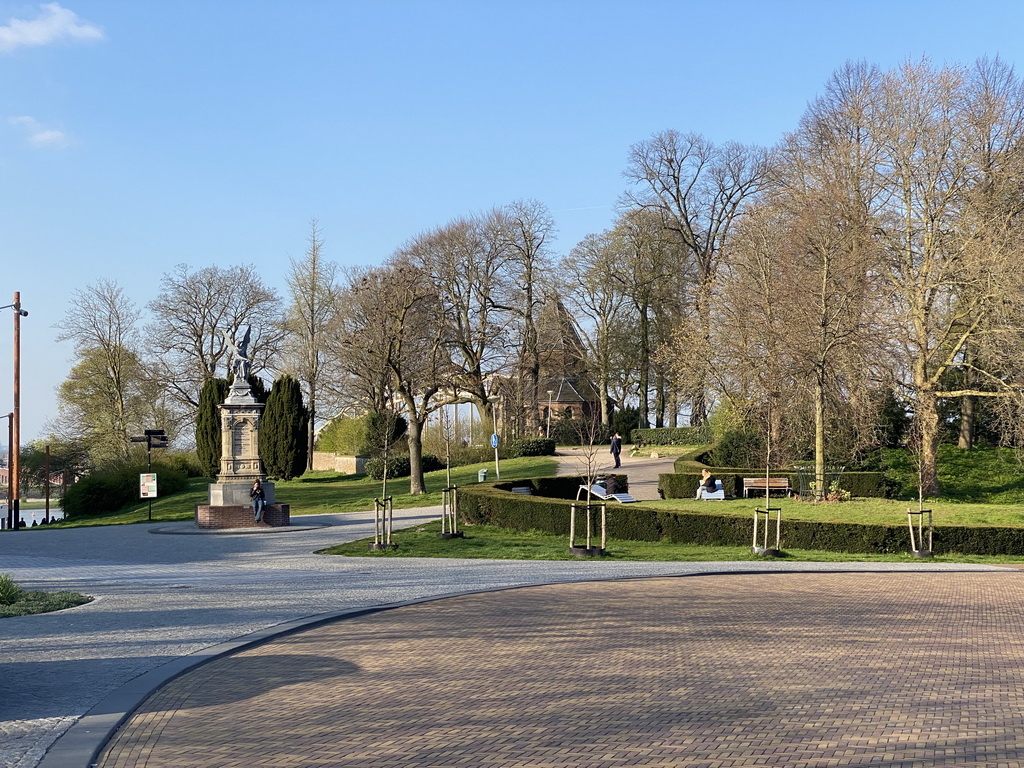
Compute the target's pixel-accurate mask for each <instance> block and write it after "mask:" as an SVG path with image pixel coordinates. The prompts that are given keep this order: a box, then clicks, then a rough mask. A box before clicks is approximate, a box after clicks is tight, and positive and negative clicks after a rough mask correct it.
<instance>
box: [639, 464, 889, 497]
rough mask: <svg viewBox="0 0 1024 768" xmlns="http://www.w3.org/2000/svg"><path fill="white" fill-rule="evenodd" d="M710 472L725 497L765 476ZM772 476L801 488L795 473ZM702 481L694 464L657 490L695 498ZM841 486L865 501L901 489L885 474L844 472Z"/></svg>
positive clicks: (759, 472) (758, 471) (664, 478)
mask: <svg viewBox="0 0 1024 768" xmlns="http://www.w3.org/2000/svg"><path fill="white" fill-rule="evenodd" d="M708 471H709V472H711V474H712V475H714V476H715V477H716V478H718V479H719V480H721V481H722V487H723V488H725V495H726V496H742V495H743V478H745V477H764V469H763V468H762V469H737V468H736V467H708ZM771 476H772V477H788V478H789V487H790V489H792V490H793V491H798V490H799V489H800V477H799V474H798V473H796V472H792V471H783V470H774V469H773V470H772V472H771ZM699 482H700V472H699V471H697V472H695V471H694V470H693V467H692V464H688V465H687V466H686V469H683V470H680V469H678V468H677V469H676V471H675V473H673V474H671V475H658V488H659V489H660V490H661V492H662V493H663V494H664V495H665V498H666V499H692V498H693V497H694V496H695V495H696V494H697V485H698V483H699ZM839 485H840V487H841V488H842V489H843V490H845V491H849V492H850V495H851V496H859V497H862V498H863V497H868V496H870V497H875V498H889V497H891V496H892V495H893V494H894V493H895V492H896V491H897V490H898V489H897V488H896V487H895V485H894V484H893V482H892V481H891V480H890V479H889V478H887V477H886V476H885V474H884V473H882V472H843V476H842V477H841V478H840V480H839Z"/></svg>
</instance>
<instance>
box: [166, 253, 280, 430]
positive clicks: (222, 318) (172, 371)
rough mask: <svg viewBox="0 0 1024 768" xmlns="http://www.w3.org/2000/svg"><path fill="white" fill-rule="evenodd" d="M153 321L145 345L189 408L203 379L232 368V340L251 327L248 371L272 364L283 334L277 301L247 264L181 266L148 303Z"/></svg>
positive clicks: (169, 274)
mask: <svg viewBox="0 0 1024 768" xmlns="http://www.w3.org/2000/svg"><path fill="white" fill-rule="evenodd" d="M149 309H150V311H151V312H152V313H153V315H154V318H155V319H154V320H153V321H152V322H151V323H150V324H149V325H148V326H147V328H146V335H147V339H146V341H147V344H148V345H149V347H150V351H151V352H152V353H153V354H154V356H155V360H156V364H157V367H158V371H159V373H160V375H161V376H162V378H163V380H164V382H165V383H166V385H167V386H168V388H169V391H170V392H171V394H172V396H173V397H174V398H175V399H177V400H178V401H179V402H181V403H182V404H183V405H185V406H186V407H187V408H188V409H189V411H190V412H191V411H192V410H194V408H195V407H196V406H197V405H198V398H199V390H200V389H201V388H202V385H203V382H204V381H206V380H207V379H210V378H213V377H215V376H217V375H218V372H222V373H223V375H227V374H228V372H229V371H230V370H231V362H232V361H231V359H230V357H231V351H230V348H229V346H228V344H227V343H226V341H225V339H224V336H223V333H222V332H227V333H228V334H229V335H230V336H231V337H232V338H236V337H237V336H238V335H239V331H240V329H241V328H243V327H244V326H246V325H251V326H252V341H251V343H250V346H249V351H248V353H249V358H250V360H251V361H252V364H251V369H250V370H251V372H252V373H253V374H258V373H259V372H260V371H261V370H263V369H264V368H273V367H274V362H275V360H276V357H277V354H278V351H279V348H280V344H281V340H282V338H283V336H284V331H283V323H282V318H281V306H280V299H279V298H278V296H277V294H276V293H275V292H274V291H273V290H272V289H271V288H269V287H268V286H267V285H266V284H265V283H264V282H263V280H262V279H261V278H260V276H259V274H258V273H257V272H256V270H255V268H254V267H252V266H251V265H246V266H238V267H205V268H203V269H200V270H197V271H195V272H193V271H191V269H190V268H189V266H188V265H186V264H179V265H178V266H177V267H175V268H174V269H173V270H172V271H171V272H168V273H166V274H165V275H164V276H163V278H162V279H161V281H160V293H159V295H158V296H157V297H156V298H155V299H154V300H153V301H151V302H150V303H149Z"/></svg>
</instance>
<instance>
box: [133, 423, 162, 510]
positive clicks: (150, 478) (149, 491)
mask: <svg viewBox="0 0 1024 768" xmlns="http://www.w3.org/2000/svg"><path fill="white" fill-rule="evenodd" d="M131 441H132V442H133V443H145V444H146V469H148V470H149V472H144V473H142V474H141V475H139V496H140V497H141V498H143V499H149V519H150V520H152V519H153V499H155V498H156V475H155V474H154V473H153V449H154V448H166V447H167V433H166V432H164V430H162V429H147V430H146V431H145V434H144V435H142V436H141V437H133V438H131Z"/></svg>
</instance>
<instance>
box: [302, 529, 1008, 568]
mask: <svg viewBox="0 0 1024 768" xmlns="http://www.w3.org/2000/svg"><path fill="white" fill-rule="evenodd" d="M440 530H441V525H440V522H432V523H427V524H425V525H420V526H417V527H416V528H406V529H403V530H399V531H395V533H394V541H395V542H396V543H397V544H398V549H397V550H392V551H383V552H370V551H369V550H368V548H367V544H368V543H369V541H371V540H370V539H362V540H360V541H353V542H348V543H346V544H339V545H337V546H334V547H328V548H326V549H322V550H320V552H319V553H318V554H324V555H345V556H348V557H451V558H470V559H489V560H575V559H576V557H575V556H573V555H572V554H570V553H569V541H568V538H567V537H566V536H555V535H553V534H548V533H540V532H538V531H530V532H529V533H520V532H517V531H509V530H505V529H504V528H495V527H493V526H487V525H474V526H467V527H465V528H463V529H462V530H463V532H464V534H465V536H464V538H461V539H439V538H438V537H437V534H438V532H439V531H440ZM580 543H581V542H580V541H578V540H577V544H580ZM593 543H594V544H595V546H596V545H599V544H600V539H599V538H597V539H596V540H595V541H594V542H593ZM601 559H603V560H616V561H626V560H638V561H648V562H654V561H663V562H693V561H701V560H704V561H718V562H721V561H741V562H742V561H762V560H764V559H765V558H764V557H761V556H759V555H755V554H753V553H752V552H751V550H750V547H707V546H696V545H691V544H674V543H672V542H668V541H658V542H647V541H624V540H619V539H609V540H608V547H607V550H606V554H605V555H604V556H603V557H602V558H601ZM775 559H779V560H788V561H805V562H819V563H864V562H869V563H874V562H877V563H919V564H920V563H921V562H922V561H921V560H919V559H917V558H915V557H912V556H911V555H910V554H909V553H908V554H892V555H864V554H856V553H844V552H825V551H820V550H810V549H793V550H786V551H785V552H783V553H782V556H781V557H779V558H775ZM929 562H937V563H980V564H987V565H1001V564H1009V563H1019V562H1020V558H1019V557H1002V556H998V557H985V556H980V555H979V556H975V555H957V554H947V555H937V556H936V557H934V558H933V559H932V560H930V561H929Z"/></svg>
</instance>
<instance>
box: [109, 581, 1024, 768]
mask: <svg viewBox="0 0 1024 768" xmlns="http://www.w3.org/2000/svg"><path fill="white" fill-rule="evenodd" d="M1022 604H1024V578H1022V575H1021V574H1020V573H1016V572H1014V573H1007V572H1002V573H955V574H949V573H946V574H936V573H906V574H901V575H900V576H899V577H898V578H894V577H893V576H892V575H891V574H878V573H833V574H822V573H804V574H795V573H791V574H758V575H718V576H714V577H710V578H705V577H701V578H672V579H665V578H662V579H649V580H642V581H635V580H631V581H616V582H601V583H582V584H559V585H551V586H540V587H532V588H528V589H518V590H511V591H503V592H494V593H487V594H474V595H468V596H461V597H453V598H448V599H445V600H440V601H433V602H428V603H421V604H418V605H414V606H407V607H402V608H398V609H395V610H388V611H383V612H378V613H375V614H371V615H366V616H361V617H357V618H352V619H347V620H342V621H338V622H334V623H331V624H327V625H323V626H320V627H317V628H314V629H309V630H306V631H303V632H300V633H298V634H294V635H291V636H287V637H284V638H281V639H278V640H275V641H272V642H269V643H266V644H264V645H260V646H257V647H254V648H251V649H249V650H246V651H244V652H241V653H237V654H235V655H232V656H229V657H225V658H223V659H220V660H217V661H213V662H211V663H209V664H206V665H203V666H201V667H199V668H197V669H196V670H194V671H192V672H189V673H187V674H185V675H184V676H182V677H179V678H178V679H176V680H174V681H172V682H171V683H169V684H168V685H166V686H164V687H163V688H162V689H160V690H159V691H158V692H156V693H155V694H154V695H153V696H152V697H151V698H150V699H149V700H148V701H146V702H145V703H144V705H143V706H142V707H141V708H140V709H139V710H138V711H137V712H136V714H135V715H134V716H133V717H132V718H131V719H130V720H129V721H128V724H127V725H126V726H125V727H124V728H122V729H121V731H120V732H119V733H118V735H117V736H116V737H115V739H114V740H113V741H112V742H111V744H110V745H109V748H108V749H107V751H106V752H105V753H104V754H103V756H102V758H101V760H100V762H99V765H100V766H101V768H141V767H142V766H145V767H146V768H194V766H197V765H202V766H205V767H206V768H235V767H241V766H247V767H248V766H261V767H265V768H277V767H280V768H293V767H294V766H341V767H343V766H352V767H353V768H354V767H355V766H359V767H360V768H364V767H365V768H376V767H384V766H396V767H397V766H403V767H405V766H438V767H441V766H463V765H469V766H492V767H495V768H497V767H504V766H509V767H511V766H516V767H517V768H526V767H527V766H531V767H532V766H536V767H538V768H540V767H541V766H543V767H545V768H555V767H556V766H557V767H561V766H586V767H587V768H600V767H603V766H630V767H635V766H660V767H667V766H672V767H673V768H675V767H683V766H685V767H694V768H696V767H697V766H705V767H712V766H714V767H723V768H724V767H726V766H782V765H785V766H878V765H881V766H952V765H958V766H961V765H974V766H1020V765H1024V743H1021V739H1020V736H1019V734H1020V733H1021V731H1022V726H1024V715H1022V711H1024V663H1022V662H1024V618H1022V614H1021V610H1020V606H1021V605H1022Z"/></svg>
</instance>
